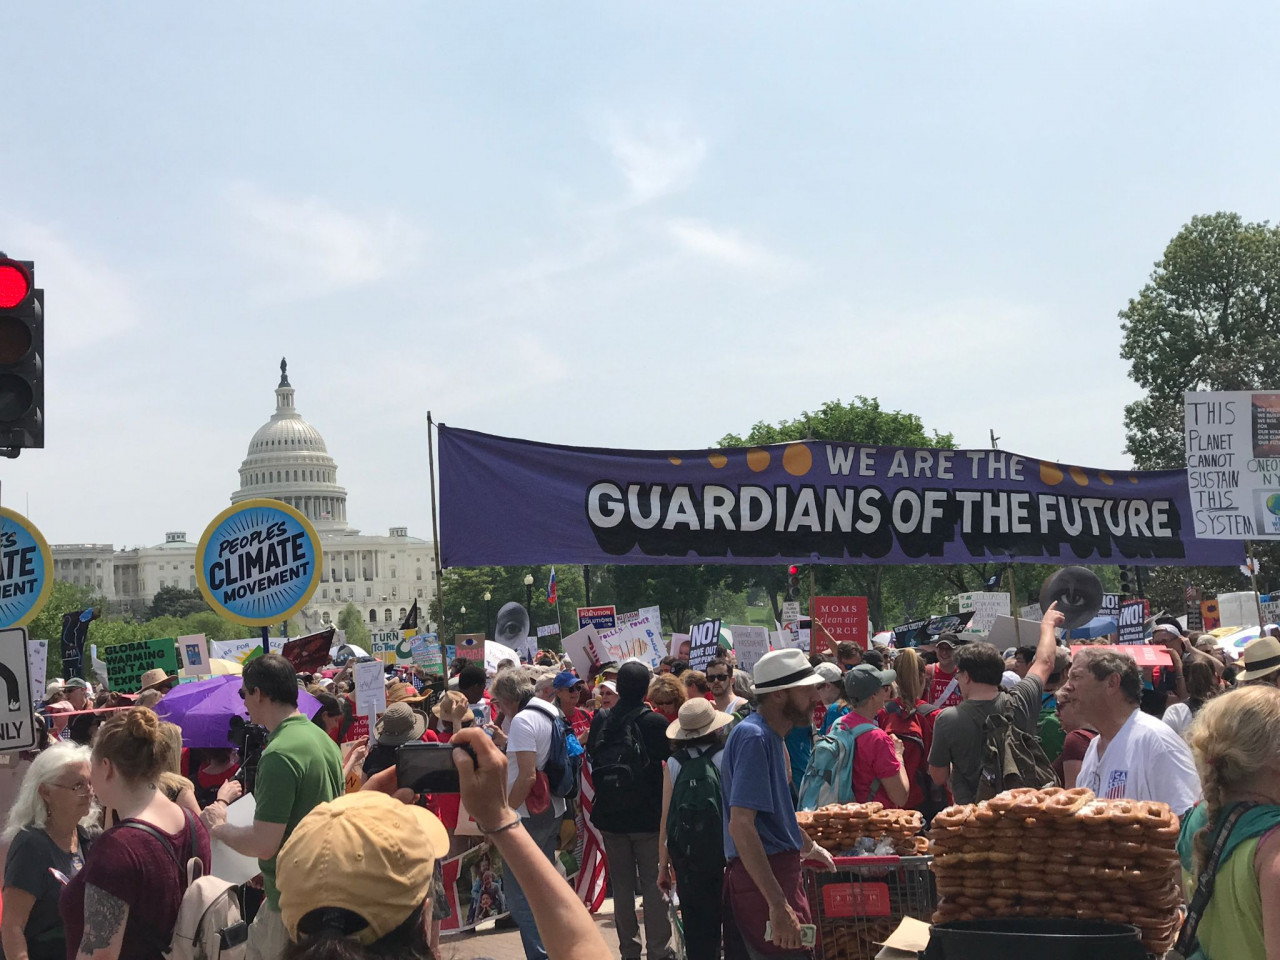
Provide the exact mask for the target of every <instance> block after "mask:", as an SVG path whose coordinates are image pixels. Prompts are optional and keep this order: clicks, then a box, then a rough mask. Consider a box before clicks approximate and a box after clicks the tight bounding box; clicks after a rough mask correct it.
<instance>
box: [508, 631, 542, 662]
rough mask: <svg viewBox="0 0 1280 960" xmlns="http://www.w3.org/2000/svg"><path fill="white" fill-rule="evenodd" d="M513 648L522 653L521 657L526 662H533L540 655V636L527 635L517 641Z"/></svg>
mask: <svg viewBox="0 0 1280 960" xmlns="http://www.w3.org/2000/svg"><path fill="white" fill-rule="evenodd" d="M513 649H514V650H515V652H516V653H518V654H520V659H521V660H523V661H524V662H525V663H533V660H534V658H535V657H536V656H537V655H538V638H537V637H525V638H524V639H522V640H519V641H517V642H516V645H515V647H514V648H513Z"/></svg>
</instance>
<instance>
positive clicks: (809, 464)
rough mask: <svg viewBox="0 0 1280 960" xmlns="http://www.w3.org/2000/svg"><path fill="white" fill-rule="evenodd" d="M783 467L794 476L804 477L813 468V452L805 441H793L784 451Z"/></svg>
mask: <svg viewBox="0 0 1280 960" xmlns="http://www.w3.org/2000/svg"><path fill="white" fill-rule="evenodd" d="M782 469H784V470H786V471H787V473H789V474H791V475H792V476H793V477H803V476H804V475H805V474H806V473H808V472H809V471H810V470H812V469H813V454H812V453H810V452H809V448H808V447H806V446H805V445H804V444H803V443H793V444H791V445H790V446H788V447H787V449H786V450H784V451H782Z"/></svg>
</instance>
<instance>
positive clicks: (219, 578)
mask: <svg viewBox="0 0 1280 960" xmlns="http://www.w3.org/2000/svg"><path fill="white" fill-rule="evenodd" d="M321 563H322V558H321V551H320V538H319V536H318V535H317V534H316V531H315V528H314V527H312V526H311V521H310V520H308V519H307V518H306V517H305V516H303V514H302V513H301V511H298V510H295V509H294V508H293V507H291V506H289V505H288V504H286V503H284V502H282V501H280V500H268V499H265V498H261V499H253V500H245V501H242V502H240V503H237V504H235V505H234V506H231V507H228V508H227V509H226V510H223V511H222V513H220V514H218V515H217V516H216V517H214V519H213V522H212V523H210V524H209V526H208V527H206V528H205V531H204V533H203V534H201V536H200V542H199V544H197V545H196V583H197V585H198V586H199V587H200V592H201V593H202V594H204V598H205V600H207V601H208V603H209V606H211V607H213V609H214V610H215V611H217V612H218V613H221V614H222V615H223V616H225V617H226V618H227V619H228V620H234V621H235V622H236V623H243V624H247V625H249V626H255V627H265V626H270V625H271V624H275V623H280V622H281V621H283V620H288V619H289V618H290V617H292V616H293V615H294V614H295V613H297V612H298V611H299V610H301V609H302V608H303V607H304V606H306V604H307V601H308V600H310V599H311V595H312V594H313V593H315V591H316V587H317V586H319V584H320V572H321Z"/></svg>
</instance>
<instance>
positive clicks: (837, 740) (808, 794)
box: [799, 723, 880, 810]
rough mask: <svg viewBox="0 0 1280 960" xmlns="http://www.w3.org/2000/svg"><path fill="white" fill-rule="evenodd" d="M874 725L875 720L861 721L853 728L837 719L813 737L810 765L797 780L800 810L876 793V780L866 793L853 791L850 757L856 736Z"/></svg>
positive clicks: (856, 799)
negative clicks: (818, 735)
mask: <svg viewBox="0 0 1280 960" xmlns="http://www.w3.org/2000/svg"><path fill="white" fill-rule="evenodd" d="M875 729H876V725H875V724H874V723H860V724H858V726H856V727H852V728H850V727H846V726H845V725H844V724H843V723H836V724H834V725H833V726H832V727H831V732H830V733H827V734H824V735H823V736H821V737H818V739H817V740H815V741H814V743H813V753H812V754H811V755H810V756H809V769H808V770H806V771H805V774H804V779H803V780H801V781H800V805H799V808H800V809H801V810H817V809H818V808H819V807H825V806H827V805H828V804H831V803H855V802H856V803H863V802H866V801H868V800H870V799H871V798H872V797H874V796H875V795H876V791H877V790H879V789H880V781H879V780H875V781H873V782H872V784H871V789H870V791H869V795H868V796H867V797H865V798H858V797H855V796H854V795H853V757H854V753H855V752H856V750H857V747H858V738H859V737H860V736H862V735H863V734H864V733H867V732H868V731H870V730H875Z"/></svg>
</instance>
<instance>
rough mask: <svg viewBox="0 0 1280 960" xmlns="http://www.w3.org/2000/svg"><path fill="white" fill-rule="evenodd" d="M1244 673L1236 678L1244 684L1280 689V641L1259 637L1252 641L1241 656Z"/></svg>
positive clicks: (1273, 638)
mask: <svg viewBox="0 0 1280 960" xmlns="http://www.w3.org/2000/svg"><path fill="white" fill-rule="evenodd" d="M1240 666H1241V667H1243V668H1244V669H1243V671H1242V672H1241V673H1240V674H1238V675H1237V676H1236V680H1237V681H1238V682H1240V683H1242V684H1244V683H1247V684H1251V685H1252V684H1258V685H1260V686H1268V687H1280V640H1277V639H1276V638H1275V637H1259V638H1258V639H1257V640H1252V641H1250V642H1249V644H1248V645H1247V646H1245V648H1244V652H1243V653H1242V654H1241V655H1240Z"/></svg>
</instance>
